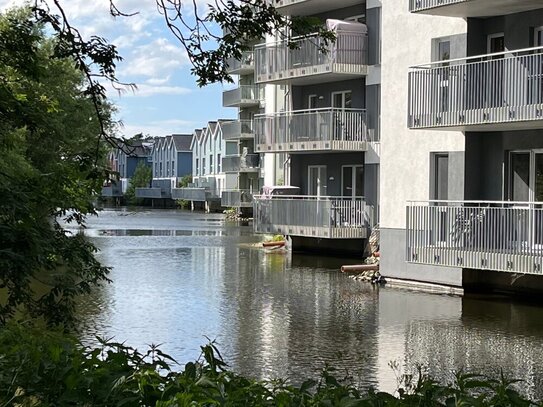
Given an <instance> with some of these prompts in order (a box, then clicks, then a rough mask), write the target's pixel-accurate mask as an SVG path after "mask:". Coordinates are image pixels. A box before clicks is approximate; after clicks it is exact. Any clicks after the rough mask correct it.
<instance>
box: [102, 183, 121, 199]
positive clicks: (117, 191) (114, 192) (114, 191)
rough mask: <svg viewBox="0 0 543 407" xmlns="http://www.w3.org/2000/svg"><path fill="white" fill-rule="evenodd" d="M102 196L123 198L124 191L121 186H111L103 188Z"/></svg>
mask: <svg viewBox="0 0 543 407" xmlns="http://www.w3.org/2000/svg"><path fill="white" fill-rule="evenodd" d="M102 196H103V197H105V198H115V197H121V196H123V191H122V189H121V185H120V184H111V185H108V186H105V187H102Z"/></svg>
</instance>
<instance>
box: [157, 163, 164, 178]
mask: <svg viewBox="0 0 543 407" xmlns="http://www.w3.org/2000/svg"><path fill="white" fill-rule="evenodd" d="M158 176H159V177H163V176H164V173H163V172H162V163H160V172H159V174H158Z"/></svg>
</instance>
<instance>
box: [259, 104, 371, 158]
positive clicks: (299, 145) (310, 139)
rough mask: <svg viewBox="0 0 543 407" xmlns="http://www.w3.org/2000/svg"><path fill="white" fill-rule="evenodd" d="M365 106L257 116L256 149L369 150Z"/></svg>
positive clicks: (261, 151) (302, 150) (261, 150)
mask: <svg viewBox="0 0 543 407" xmlns="http://www.w3.org/2000/svg"><path fill="white" fill-rule="evenodd" d="M366 123H367V122H366V111H365V110H362V109H336V108H324V109H312V110H296V111H292V112H281V113H275V114H273V115H257V116H255V119H254V126H255V151H257V152H260V153H266V152H304V151H366V150H367V149H368V129H367V125H366Z"/></svg>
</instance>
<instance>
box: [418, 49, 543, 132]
mask: <svg viewBox="0 0 543 407" xmlns="http://www.w3.org/2000/svg"><path fill="white" fill-rule="evenodd" d="M542 119H543V47H536V48H527V49H522V50H517V51H512V52H509V51H508V52H500V53H495V54H488V55H480V56H475V57H469V58H461V59H454V60H449V61H442V62H435V63H432V64H428V65H421V66H416V67H412V68H411V72H409V106H408V126H409V127H410V128H426V127H454V126H467V125H480V124H490V123H510V122H520V121H530V120H542Z"/></svg>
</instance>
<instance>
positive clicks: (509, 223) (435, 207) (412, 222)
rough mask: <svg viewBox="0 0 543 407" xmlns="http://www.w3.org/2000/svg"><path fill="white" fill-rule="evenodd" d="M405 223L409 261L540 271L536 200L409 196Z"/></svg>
mask: <svg viewBox="0 0 543 407" xmlns="http://www.w3.org/2000/svg"><path fill="white" fill-rule="evenodd" d="M406 229H407V261H408V262H411V263H420V264H431V265H441V266H450V267H461V268H468V269H483V270H497V271H504V272H511V273H526V274H543V203H541V202H539V203H527V202H475V201H461V202H451V201H427V202H410V203H409V205H408V207H407V228H406Z"/></svg>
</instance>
